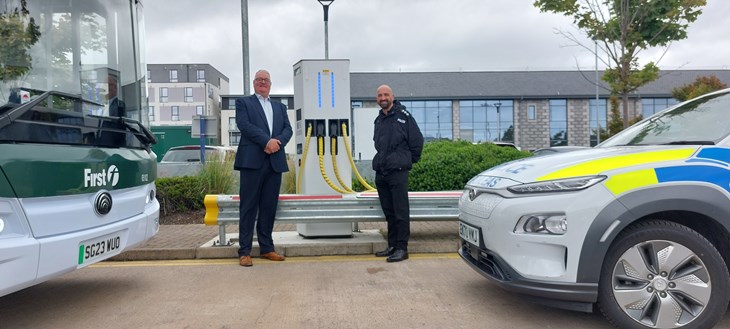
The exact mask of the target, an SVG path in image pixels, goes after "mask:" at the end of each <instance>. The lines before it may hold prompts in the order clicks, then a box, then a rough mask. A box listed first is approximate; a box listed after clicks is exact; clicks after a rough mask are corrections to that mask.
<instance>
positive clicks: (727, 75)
mask: <svg viewBox="0 0 730 329" xmlns="http://www.w3.org/2000/svg"><path fill="white" fill-rule="evenodd" d="M602 74H603V72H598V76H599V77H600V76H601V75H602ZM711 75H715V76H717V77H718V78H719V79H720V80H721V81H722V82H724V83H730V70H676V71H663V72H661V73H660V77H659V79H657V80H656V81H653V82H651V83H649V84H647V85H645V86H643V87H641V88H639V89H638V90H637V91H636V92H635V93H632V94H631V95H630V97H629V99H630V102H629V109H628V113H629V116H630V117H631V118H633V117H635V116H638V115H643V116H644V117H646V116H648V115H651V114H654V113H655V112H657V111H660V110H662V109H664V108H666V107H668V106H670V105H673V104H675V103H676V102H677V101H676V100H675V99H674V98H672V90H673V89H674V88H676V87H681V86H684V85H686V84H689V83H691V82H693V81H694V80H695V79H696V78H697V77H699V76H711ZM382 84H388V85H390V86H391V87H392V88H393V91H394V93H395V96H396V99H398V100H400V101H401V103H403V104H404V105H405V106H406V107H407V108H408V111H409V112H410V113H411V115H413V117H414V118H416V120H417V122H418V124H419V126H420V128H421V130H422V132H423V134H424V136H425V137H426V139H427V140H435V139H451V140H456V139H462V140H468V141H472V142H484V141H507V142H514V143H515V144H516V145H517V146H519V147H521V148H522V149H523V150H533V149H538V148H543V147H549V146H556V145H578V146H593V145H596V144H597V143H598V142H599V137H598V136H597V134H596V132H597V131H598V128H602V129H605V127H606V126H607V124H608V116H609V109H608V107H607V105H606V104H607V102H608V97H609V93H608V89H607V88H606V85H605V83H603V82H602V81H598V88H596V72H594V71H513V72H506V71H505V72H377V73H362V72H353V73H350V88H351V89H350V97H351V101H352V108H353V113H357V112H356V111H358V110H360V109H364V110H367V109H374V108H378V105H377V103H376V102H375V90H376V89H377V88H378V86H380V85H382ZM237 97H240V96H239V95H224V96H223V97H222V103H223V111H222V116H223V117H224V118H222V120H221V122H222V129H221V130H222V131H221V133H222V135H224V136H225V135H228V139H227V140H226V139H225V137H224V139H223V140H222V143H223V145H237V141H238V140H237V137H236V136H240V132H238V131H237V129H236V127H235V98H237ZM272 98H273V99H275V100H276V99H283V100H284V102H285V103H286V104H288V106H289V108H290V109H292V110H295V109H293V108H292V105H293V96H291V95H278V96H272ZM292 112H294V111H292ZM370 112H372V111H370ZM370 112H368V113H370ZM372 113H375V114H377V111H375V112H372ZM292 115H294V113H292ZM292 115H290V119H291V118H292ZM352 117H353V129H355V130H357V129H372V120H371V119H370V118H369V117H367V116H365V117H366V119H364V120H363V119H360V121H364V122H357V120H358V119H357V118H360V117H361V116H358V115H353V116H352ZM224 121H225V122H224ZM226 122H228V124H226ZM292 125H294V121H292ZM353 134H354V135H355V137H356V138H357V136H358V134H357V133H353ZM368 142H369V141H360V142H358V140H357V139H356V140H355V144H356V145H357V144H358V143H368ZM356 147H357V146H356Z"/></svg>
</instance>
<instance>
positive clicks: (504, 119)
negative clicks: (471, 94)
mask: <svg viewBox="0 0 730 329" xmlns="http://www.w3.org/2000/svg"><path fill="white" fill-rule="evenodd" d="M459 113H460V114H459V131H460V136H459V138H461V139H463V140H468V141H472V142H486V141H508V142H513V141H514V140H515V133H514V106H513V103H512V101H510V100H477V101H460V102H459Z"/></svg>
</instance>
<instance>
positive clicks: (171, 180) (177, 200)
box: [155, 176, 205, 215]
mask: <svg viewBox="0 0 730 329" xmlns="http://www.w3.org/2000/svg"><path fill="white" fill-rule="evenodd" d="M155 184H156V185H157V200H158V201H159V202H160V212H161V213H162V214H163V215H168V214H172V213H177V212H186V211H191V210H198V209H203V198H204V197H205V193H204V190H203V188H202V186H201V181H200V176H182V177H165V178H158V179H157V180H156V181H155Z"/></svg>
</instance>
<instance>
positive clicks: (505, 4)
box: [144, 0, 730, 94]
mask: <svg viewBox="0 0 730 329" xmlns="http://www.w3.org/2000/svg"><path fill="white" fill-rule="evenodd" d="M532 2H533V1H532V0H488V1H485V0H451V1H446V0H440V1H436V0H336V1H335V2H333V3H332V5H331V6H330V9H329V57H330V59H349V60H350V71H351V72H398V71H403V72H418V71H429V72H444V71H524V70H533V71H544V70H575V69H577V68H578V66H580V68H581V69H586V70H593V68H594V63H595V57H594V55H593V54H592V53H591V52H589V51H587V50H585V49H583V48H581V47H578V46H575V45H574V44H572V43H571V42H570V41H569V40H567V39H566V38H565V37H563V36H561V35H559V34H557V33H556V30H557V29H561V30H564V31H572V32H575V33H577V34H580V32H579V31H578V30H576V29H575V28H574V27H573V25H572V21H571V20H570V19H569V18H567V17H564V16H561V15H555V14H549V13H540V11H539V10H538V9H537V8H535V7H533V6H532ZM144 4H145V20H146V31H147V61H148V63H151V64H168V63H207V64H211V65H213V66H214V67H215V68H216V69H218V70H219V71H221V72H222V73H223V74H224V75H226V76H227V77H228V78H229V81H230V93H231V94H241V93H243V58H242V49H241V3H240V1H239V0H205V1H201V0H148V1H145V2H144ZM248 13H249V20H248V22H249V48H250V50H249V52H250V59H249V67H250V70H251V78H253V75H254V73H255V72H256V70H258V69H266V70H268V71H269V72H271V75H272V80H273V87H272V93H273V94H291V93H293V88H292V65H294V64H295V63H296V62H298V61H299V60H301V59H323V58H324V22H323V11H322V6H321V5H320V4H319V3H318V2H317V1H316V0H249V1H248ZM729 14H730V1H727V0H707V6H706V7H705V8H704V10H703V13H702V15H700V17H699V18H698V19H697V21H695V22H694V23H692V24H691V25H690V28H689V29H688V34H689V37H688V38H687V39H685V40H682V41H678V42H675V43H673V44H672V45H671V47H670V48H669V51H668V52H667V53H666V54H665V55H664V56H663V58H661V61H660V62H659V66H660V67H661V68H662V69H677V68H681V69H728V68H730V38H728V35H727V31H728V28H730V24H728V20H727V16H728V15H729ZM662 53H664V52H663V51H662V50H650V51H645V52H642V53H641V54H640V55H639V56H640V58H641V60H642V62H647V61H650V60H653V61H657V60H659V59H660V56H661V55H662ZM601 67H602V65H601V64H600V63H599V69H600V68H601ZM247 83H248V84H249V86H251V82H250V81H248V82H247ZM384 83H387V81H384ZM374 92H375V91H373V93H374Z"/></svg>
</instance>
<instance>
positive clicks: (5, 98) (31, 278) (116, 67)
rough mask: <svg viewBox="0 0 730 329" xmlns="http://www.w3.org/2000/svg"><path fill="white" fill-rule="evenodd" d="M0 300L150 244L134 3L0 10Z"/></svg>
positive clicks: (151, 210)
mask: <svg viewBox="0 0 730 329" xmlns="http://www.w3.org/2000/svg"><path fill="white" fill-rule="evenodd" d="M0 32H1V33H0V296H3V295H6V294H9V293H12V292H14V291H18V290H20V289H23V288H26V287H29V286H32V285H34V284H38V283H40V282H43V281H46V280H48V279H51V278H54V277H56V276H59V275H61V274H63V273H67V272H70V271H73V270H75V269H78V268H82V267H84V266H87V265H89V264H93V263H95V262H98V261H101V260H104V259H107V258H109V257H112V256H114V255H117V254H119V253H120V252H122V251H124V250H127V249H129V248H131V247H133V246H135V245H137V244H140V243H142V242H144V241H145V240H147V239H149V238H151V237H152V236H154V235H155V234H156V233H157V231H158V228H159V209H160V207H159V203H158V202H157V200H156V198H155V183H154V181H155V178H156V156H155V154H154V153H153V152H152V151H151V149H150V147H151V145H152V144H153V143H154V142H155V139H154V137H153V135H152V134H151V133H150V131H149V130H148V129H147V128H146V125H147V124H148V114H147V95H146V93H147V88H146V77H145V75H146V68H145V63H144V56H142V55H143V54H144V48H143V45H144V27H143V16H142V3H141V1H139V0H82V1H58V0H7V1H2V3H1V4H0Z"/></svg>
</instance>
